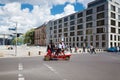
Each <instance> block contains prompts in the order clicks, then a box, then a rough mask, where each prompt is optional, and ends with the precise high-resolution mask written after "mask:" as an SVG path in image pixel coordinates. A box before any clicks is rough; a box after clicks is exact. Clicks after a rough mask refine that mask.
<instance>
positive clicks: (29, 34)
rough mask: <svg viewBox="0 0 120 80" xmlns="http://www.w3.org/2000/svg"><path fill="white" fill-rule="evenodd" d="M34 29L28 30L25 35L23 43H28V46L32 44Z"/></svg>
mask: <svg viewBox="0 0 120 80" xmlns="http://www.w3.org/2000/svg"><path fill="white" fill-rule="evenodd" d="M34 31H35V30H34V29H30V30H29V31H27V32H26V33H25V37H24V43H27V44H28V43H29V44H30V45H33V44H34Z"/></svg>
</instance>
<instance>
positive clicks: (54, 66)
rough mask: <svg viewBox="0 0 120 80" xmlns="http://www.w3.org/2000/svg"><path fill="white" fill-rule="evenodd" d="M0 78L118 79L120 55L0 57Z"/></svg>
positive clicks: (21, 79)
mask: <svg viewBox="0 0 120 80" xmlns="http://www.w3.org/2000/svg"><path fill="white" fill-rule="evenodd" d="M0 80H120V55H117V54H113V53H112V54H111V53H99V54H92V55H90V54H74V55H72V57H71V59H70V61H62V60H60V61H43V57H42V56H41V57H40V56H39V57H24V58H0Z"/></svg>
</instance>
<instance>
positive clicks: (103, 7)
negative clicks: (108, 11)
mask: <svg viewBox="0 0 120 80" xmlns="http://www.w3.org/2000/svg"><path fill="white" fill-rule="evenodd" d="M104 10H105V6H104V5H101V6H98V7H97V12H100V11H104Z"/></svg>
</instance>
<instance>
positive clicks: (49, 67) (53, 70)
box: [44, 64, 58, 74]
mask: <svg viewBox="0 0 120 80" xmlns="http://www.w3.org/2000/svg"><path fill="white" fill-rule="evenodd" d="M44 65H45V66H46V67H47V68H48V69H50V70H51V71H52V72H54V73H56V74H58V72H57V71H56V70H55V69H53V68H52V67H51V66H49V65H47V64H44Z"/></svg>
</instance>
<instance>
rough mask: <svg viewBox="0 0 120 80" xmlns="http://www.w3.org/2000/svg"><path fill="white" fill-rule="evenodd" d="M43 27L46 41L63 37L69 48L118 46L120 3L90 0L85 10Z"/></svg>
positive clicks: (109, 0) (119, 39)
mask: <svg viewBox="0 0 120 80" xmlns="http://www.w3.org/2000/svg"><path fill="white" fill-rule="evenodd" d="M114 8H115V10H114ZM46 30H47V36H46V37H47V44H48V43H50V42H51V41H52V42H54V43H57V42H59V41H61V40H62V39H63V38H64V42H65V44H66V45H68V46H69V45H71V46H72V47H74V46H75V45H77V46H78V47H83V46H84V45H85V46H86V47H88V46H90V45H91V44H92V45H93V46H94V47H96V48H104V49H106V48H108V47H111V46H120V4H119V3H118V2H115V0H96V1H93V2H91V3H89V4H88V8H87V9H85V10H84V11H80V12H77V13H74V14H71V15H68V16H65V17H62V18H60V19H57V20H53V21H49V22H48V23H47V28H46ZM111 35H112V39H111Z"/></svg>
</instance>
